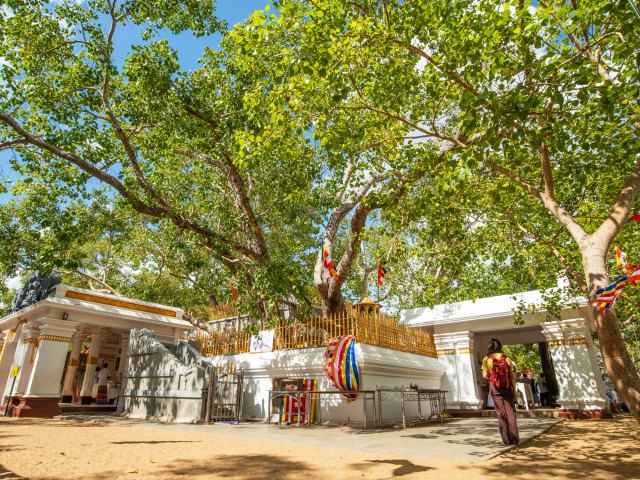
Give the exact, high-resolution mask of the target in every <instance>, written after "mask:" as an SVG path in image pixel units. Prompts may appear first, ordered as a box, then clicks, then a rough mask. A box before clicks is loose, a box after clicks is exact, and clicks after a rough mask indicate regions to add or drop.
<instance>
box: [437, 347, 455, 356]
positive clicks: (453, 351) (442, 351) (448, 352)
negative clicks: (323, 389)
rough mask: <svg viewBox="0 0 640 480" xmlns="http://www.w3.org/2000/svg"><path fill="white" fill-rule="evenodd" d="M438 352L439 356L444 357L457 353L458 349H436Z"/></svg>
mask: <svg viewBox="0 0 640 480" xmlns="http://www.w3.org/2000/svg"><path fill="white" fill-rule="evenodd" d="M436 353H437V354H438V356H439V357H442V356H443V355H455V354H456V351H455V349H453V348H450V349H447V350H436Z"/></svg>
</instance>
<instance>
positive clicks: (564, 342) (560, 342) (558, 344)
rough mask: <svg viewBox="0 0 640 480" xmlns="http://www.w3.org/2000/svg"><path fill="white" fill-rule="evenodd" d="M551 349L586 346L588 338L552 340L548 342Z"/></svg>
mask: <svg viewBox="0 0 640 480" xmlns="http://www.w3.org/2000/svg"><path fill="white" fill-rule="evenodd" d="M548 344H549V346H550V347H561V346H564V345H586V344H587V339H586V338H584V337H583V338H570V339H569V340H551V341H550V342H548Z"/></svg>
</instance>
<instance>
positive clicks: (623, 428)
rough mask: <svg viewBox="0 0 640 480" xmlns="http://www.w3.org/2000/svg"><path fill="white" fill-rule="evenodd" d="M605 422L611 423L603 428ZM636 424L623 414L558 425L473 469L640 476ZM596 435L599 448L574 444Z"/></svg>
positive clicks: (614, 479)
mask: <svg viewBox="0 0 640 480" xmlns="http://www.w3.org/2000/svg"><path fill="white" fill-rule="evenodd" d="M605 422H606V423H607V424H608V425H606V428H603V427H605V425H603V424H604V423H605ZM636 427H637V424H635V422H629V421H628V419H625V418H621V417H617V418H614V419H611V420H593V421H589V420H581V421H579V422H577V423H574V422H571V423H570V424H560V425H556V426H555V427H553V428H552V429H551V430H550V431H549V432H547V433H546V434H545V435H544V436H543V437H540V438H538V440H537V441H536V442H535V443H532V444H528V443H527V444H525V445H523V446H521V447H518V448H516V449H514V450H511V451H509V452H507V453H505V454H503V455H501V456H500V457H498V458H497V459H496V461H494V462H491V463H490V464H487V465H482V464H476V465H475V466H474V469H475V468H479V469H480V470H481V471H483V473H484V474H485V475H486V476H487V478H492V477H499V476H501V475H504V474H505V472H508V473H509V475H510V476H511V477H513V478H521V477H526V478H529V476H531V475H532V474H533V475H535V476H536V477H544V478H547V477H549V478H570V477H574V478H578V477H580V476H581V475H582V474H585V475H586V474H587V472H589V473H588V475H589V478H607V479H608V480H631V479H640V463H638V458H640V433H638V430H637V428H636ZM594 436H595V437H596V440H597V445H598V447H595V448H594V446H593V445H594V443H593V442H591V443H590V444H589V446H588V447H587V445H582V444H579V445H576V444H575V442H576V440H578V441H579V439H580V438H583V437H584V438H587V437H589V438H592V439H593V438H594ZM621 446H624V447H621ZM585 447H586V448H585ZM599 447H600V448H599ZM522 459H526V461H522ZM462 468H463V469H464V468H465V467H462Z"/></svg>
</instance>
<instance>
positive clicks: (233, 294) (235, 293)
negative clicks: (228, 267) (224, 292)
mask: <svg viewBox="0 0 640 480" xmlns="http://www.w3.org/2000/svg"><path fill="white" fill-rule="evenodd" d="M237 279H238V277H236V276H235V275H234V276H233V280H231V281H230V282H229V286H230V287H231V296H230V298H229V300H230V301H232V302H235V301H236V300H237V299H238V288H237V287H236V280H237Z"/></svg>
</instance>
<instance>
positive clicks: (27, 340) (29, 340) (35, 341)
mask: <svg viewBox="0 0 640 480" xmlns="http://www.w3.org/2000/svg"><path fill="white" fill-rule="evenodd" d="M39 340H40V339H39V338H35V337H31V338H25V339H24V343H25V344H26V345H29V344H32V345H37V344H38V341H39Z"/></svg>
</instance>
